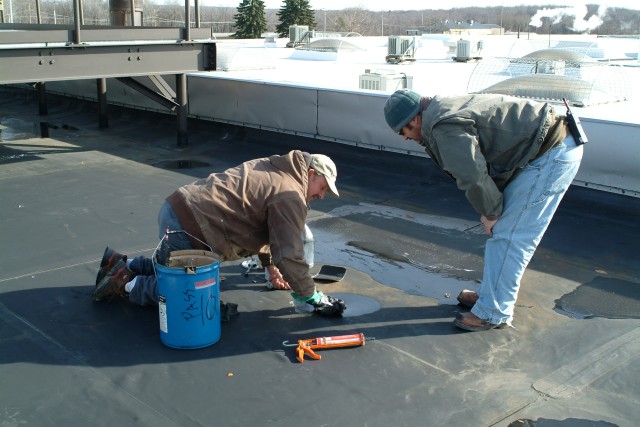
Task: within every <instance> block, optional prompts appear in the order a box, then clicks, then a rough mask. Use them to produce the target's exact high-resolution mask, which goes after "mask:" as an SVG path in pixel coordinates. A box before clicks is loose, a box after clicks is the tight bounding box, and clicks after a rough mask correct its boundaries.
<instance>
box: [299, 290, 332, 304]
mask: <svg viewBox="0 0 640 427" xmlns="http://www.w3.org/2000/svg"><path fill="white" fill-rule="evenodd" d="M291 297H292V298H293V299H294V300H296V301H300V302H306V303H307V304H311V305H316V304H317V303H318V302H320V301H322V297H324V294H323V293H322V292H321V291H315V292H314V293H313V294H312V295H311V296H310V297H308V298H300V297H299V296H297V295H296V294H295V292H291Z"/></svg>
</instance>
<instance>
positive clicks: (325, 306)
mask: <svg viewBox="0 0 640 427" xmlns="http://www.w3.org/2000/svg"><path fill="white" fill-rule="evenodd" d="M291 296H292V297H293V299H294V300H295V301H296V304H295V305H296V306H298V305H300V304H299V303H305V305H307V306H309V308H310V309H311V308H312V310H313V312H315V313H318V314H319V315H321V316H327V317H340V316H342V313H344V311H345V310H346V308H347V306H346V305H345V304H344V301H343V300H341V299H338V298H334V297H332V296H329V295H325V294H323V293H322V292H321V291H315V292H314V293H313V295H311V296H310V297H309V298H306V299H301V298H298V297H297V296H296V295H295V294H294V293H292V294H291ZM312 310H309V311H312ZM299 311H307V310H299Z"/></svg>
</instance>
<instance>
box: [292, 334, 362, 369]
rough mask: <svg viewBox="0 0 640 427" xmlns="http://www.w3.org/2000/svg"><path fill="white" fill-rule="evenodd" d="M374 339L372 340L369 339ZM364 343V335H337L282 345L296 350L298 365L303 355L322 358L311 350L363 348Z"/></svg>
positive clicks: (302, 359)
mask: <svg viewBox="0 0 640 427" xmlns="http://www.w3.org/2000/svg"><path fill="white" fill-rule="evenodd" d="M369 339H374V338H369ZM364 343H365V337H364V334H351V335H338V336H335V337H319V338H311V339H306V340H298V344H289V341H285V342H283V343H282V345H283V346H285V347H295V346H296V345H297V346H298V348H297V349H296V353H297V356H296V359H298V361H299V362H300V363H302V362H304V355H305V354H306V355H308V356H309V357H311V358H312V359H316V360H320V359H321V358H322V357H321V356H320V355H319V354H317V353H315V352H314V351H313V350H324V349H327V348H338V347H359V346H363V345H364Z"/></svg>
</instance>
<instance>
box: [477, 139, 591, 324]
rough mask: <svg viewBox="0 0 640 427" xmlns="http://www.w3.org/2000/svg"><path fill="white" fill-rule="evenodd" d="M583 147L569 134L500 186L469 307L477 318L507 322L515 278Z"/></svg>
mask: <svg viewBox="0 0 640 427" xmlns="http://www.w3.org/2000/svg"><path fill="white" fill-rule="evenodd" d="M582 151H583V148H582V145H576V143H575V141H574V139H573V137H572V136H571V135H569V136H568V137H567V138H566V139H565V140H564V141H563V142H562V143H561V144H559V145H558V146H556V147H554V148H553V149H551V150H549V151H548V152H547V153H545V154H544V155H542V156H541V157H540V158H538V159H535V160H533V161H531V162H530V163H529V164H527V165H526V166H525V167H524V168H523V169H522V171H521V172H520V174H519V175H517V176H516V177H515V178H514V180H513V181H511V182H510V183H509V184H508V185H507V187H506V188H505V189H504V192H503V197H504V199H503V212H502V216H501V217H500V219H499V220H498V222H497V223H496V224H495V226H494V227H493V236H492V237H491V238H489V239H488V240H487V243H486V246H485V252H484V272H483V277H482V283H481V285H480V288H479V289H478V296H479V298H478V301H477V302H476V303H475V305H474V306H473V309H472V310H471V312H472V313H473V314H475V315H476V316H478V317H479V318H480V319H482V320H485V321H487V322H490V323H494V324H500V323H507V324H509V325H510V324H511V321H512V319H513V310H514V307H515V304H516V299H517V297H518V290H519V289H520V279H521V278H522V275H523V274H524V270H525V268H526V267H527V265H528V264H529V261H530V260H531V257H532V256H533V253H534V252H535V250H536V248H537V247H538V244H539V243H540V240H542V236H543V235H544V232H545V231H546V230H547V227H548V225H549V223H550V222H551V219H552V218H553V214H554V213H555V211H556V209H557V207H558V205H559V204H560V200H562V196H564V194H565V192H566V191H567V189H568V188H569V185H570V184H571V181H573V178H574V177H575V176H576V173H577V172H578V168H579V167H580V161H581V160H582Z"/></svg>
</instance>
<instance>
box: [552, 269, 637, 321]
mask: <svg viewBox="0 0 640 427" xmlns="http://www.w3.org/2000/svg"><path fill="white" fill-rule="evenodd" d="M556 310H558V311H559V312H561V313H563V314H566V315H568V316H570V317H574V318H578V319H589V318H592V317H606V318H609V319H640V283H634V282H630V281H628V280H622V279H616V278H610V277H602V276H599V277H596V278H595V279H593V280H592V281H591V282H587V283H584V284H582V285H580V286H578V287H577V288H576V289H575V290H574V291H573V292H570V293H568V294H565V295H563V296H562V297H561V298H560V299H558V300H556Z"/></svg>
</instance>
